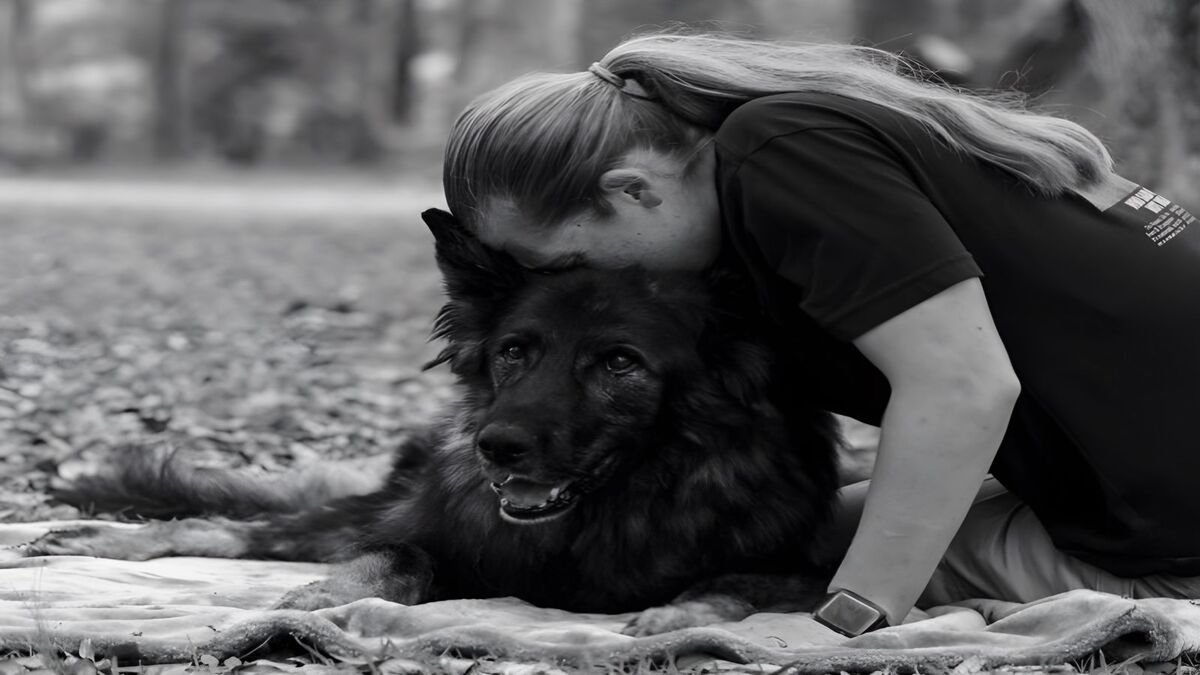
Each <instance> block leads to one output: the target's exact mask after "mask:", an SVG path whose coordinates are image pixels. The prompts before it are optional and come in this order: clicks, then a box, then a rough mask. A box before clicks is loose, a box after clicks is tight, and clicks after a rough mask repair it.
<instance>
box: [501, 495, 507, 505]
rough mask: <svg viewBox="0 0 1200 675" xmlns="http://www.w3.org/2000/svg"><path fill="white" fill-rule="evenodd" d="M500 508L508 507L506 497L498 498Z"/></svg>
mask: <svg viewBox="0 0 1200 675" xmlns="http://www.w3.org/2000/svg"><path fill="white" fill-rule="evenodd" d="M500 506H508V498H507V497H501V498H500Z"/></svg>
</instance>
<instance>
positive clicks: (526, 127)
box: [443, 33, 1112, 227]
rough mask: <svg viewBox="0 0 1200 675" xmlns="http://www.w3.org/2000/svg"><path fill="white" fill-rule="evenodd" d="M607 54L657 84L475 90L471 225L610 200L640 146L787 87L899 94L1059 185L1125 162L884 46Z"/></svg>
mask: <svg viewBox="0 0 1200 675" xmlns="http://www.w3.org/2000/svg"><path fill="white" fill-rule="evenodd" d="M598 63H599V65H600V66H602V67H603V68H606V69H607V70H608V71H610V72H611V73H613V74H615V75H616V76H618V77H620V78H623V79H629V80H633V81H634V82H637V83H638V84H639V85H640V86H641V87H642V89H644V90H645V91H646V92H648V93H649V98H643V97H640V96H632V95H629V93H628V92H625V91H622V89H620V88H619V87H617V86H614V85H613V84H611V83H610V82H607V81H605V80H604V79H602V78H601V77H598V76H597V75H595V74H593V73H591V72H586V71H585V72H581V73H568V74H549V73H537V74H532V75H526V76H524V77H521V78H518V79H517V80H514V81H512V82H509V83H508V84H506V85H503V86H501V87H499V88H498V89H495V90H494V91H492V92H489V93H487V94H484V95H483V96H481V97H479V98H477V99H475V100H474V101H472V102H471V104H470V105H469V106H468V107H467V109H466V110H465V111H464V112H463V113H462V114H461V115H460V116H459V117H458V119H457V121H456V122H455V124H454V128H453V130H452V132H451V135H450V139H449V142H448V144H447V146H446V157H445V165H444V175H443V179H444V180H443V182H444V186H445V190H446V199H447V202H448V203H449V206H450V209H451V210H452V211H453V212H454V213H455V215H457V216H458V217H459V218H460V219H462V220H463V221H464V222H465V223H466V224H467V225H468V227H472V226H476V225H478V223H479V222H480V219H481V218H482V214H483V210H484V209H486V208H488V203H489V201H490V200H492V199H496V198H500V199H506V200H509V201H510V202H511V203H512V204H514V205H515V206H516V207H517V208H518V209H519V210H520V212H521V213H522V215H523V216H524V217H525V218H528V219H530V221H531V222H533V223H539V224H550V223H553V222H555V221H557V220H558V219H560V218H562V217H564V216H567V215H571V214H574V213H578V212H582V211H583V210H585V209H588V208H591V209H593V210H595V211H598V212H604V211H606V207H607V204H606V202H605V201H604V198H603V193H602V191H601V189H600V185H599V179H600V176H601V174H603V173H604V172H605V171H607V170H609V169H611V168H613V167H615V166H617V165H618V164H619V163H620V161H621V159H622V158H623V157H624V156H625V155H626V154H627V153H628V152H630V151H631V150H633V149H635V148H647V149H654V150H658V151H661V152H665V153H667V154H668V155H673V156H679V157H684V156H686V155H687V154H688V153H689V152H692V151H694V149H695V148H696V146H697V145H698V144H699V143H700V142H701V141H703V140H704V139H705V138H707V137H709V136H710V135H711V134H712V133H714V132H715V130H716V129H717V128H718V127H719V126H720V125H721V123H722V122H723V121H724V120H725V118H726V117H727V116H728V115H729V113H730V112H732V111H733V110H734V109H735V108H737V107H738V106H739V105H741V104H742V103H744V102H746V101H748V100H751V99H754V98H758V97H760V96H767V95H770V94H776V93H784V92H822V93H829V94H837V95H840V96H846V97H850V98H854V99H859V100H863V101H867V102H870V103H875V104H878V105H881V106H884V107H886V108H890V109H892V110H894V111H896V112H898V113H901V114H903V115H906V116H908V117H910V118H912V119H914V120H916V121H918V122H920V123H921V124H923V125H924V126H925V127H926V128H927V129H929V131H930V132H931V133H932V134H933V135H935V136H936V137H938V138H940V139H942V141H944V142H945V143H946V144H947V145H949V146H950V147H952V148H954V149H955V150H957V151H959V152H963V153H966V154H969V155H971V156H974V157H976V158H977V159H979V160H980V161H982V162H984V163H987V164H991V165H994V166H996V167H999V168H1000V169H1002V170H1004V171H1007V172H1008V173H1010V174H1013V175H1014V176H1017V177H1019V178H1021V179H1022V180H1024V181H1026V182H1027V183H1028V185H1029V186H1030V188H1031V189H1033V190H1036V191H1039V192H1042V193H1045V194H1061V193H1063V192H1066V191H1069V190H1071V189H1073V188H1078V187H1083V186H1086V185H1088V184H1091V183H1093V182H1095V181H1097V180H1099V179H1100V178H1101V177H1102V176H1104V175H1106V174H1107V172H1109V171H1111V169H1112V159H1111V157H1110V156H1109V154H1108V151H1107V150H1106V149H1105V147H1104V145H1103V143H1101V142H1100V140H1099V139H1097V138H1096V137H1095V136H1094V135H1093V134H1091V133H1090V132H1088V131H1087V130H1086V129H1084V128H1083V127H1081V126H1079V125H1078V124H1075V123H1074V122H1071V121H1068V120H1065V119H1060V118H1056V117H1051V116H1047V115H1041V114H1034V113H1032V112H1029V111H1027V110H1025V109H1024V107H1023V105H1022V102H1021V101H1020V100H1019V99H1014V98H1011V97H1004V96H999V95H991V96H984V95H979V94H970V93H967V92H962V91H957V90H953V89H951V88H949V87H946V86H944V85H942V84H939V83H937V82H934V81H932V80H931V78H929V77H927V76H923V75H922V73H921V72H920V71H919V70H916V69H914V67H912V66H911V65H910V64H909V63H908V62H906V61H905V60H904V59H902V58H900V57H898V56H896V55H893V54H890V53H888V52H884V51H881V50H878V49H874V48H870V47H863V46H856V45H846V44H800V43H785V42H767V41H757V40H747V39H741V38H736V37H728V36H722V35H712V34H681V33H656V34H650V35H643V36H640V37H635V38H632V39H630V40H627V41H626V42H623V43H622V44H620V45H618V46H617V47H616V48H615V49H613V50H612V51H610V52H609V53H608V54H607V55H605V56H604V58H602V59H601V60H600V61H599V62H598Z"/></svg>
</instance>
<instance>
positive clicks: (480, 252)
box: [421, 209, 525, 301]
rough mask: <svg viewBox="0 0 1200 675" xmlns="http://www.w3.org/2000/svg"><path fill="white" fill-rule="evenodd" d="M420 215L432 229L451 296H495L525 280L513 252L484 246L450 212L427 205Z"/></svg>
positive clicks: (479, 298) (514, 287)
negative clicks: (510, 253)
mask: <svg viewBox="0 0 1200 675" xmlns="http://www.w3.org/2000/svg"><path fill="white" fill-rule="evenodd" d="M421 219H422V220H424V221H425V225H426V226H427V227H429V231H430V232H432V233H433V239H434V250H435V252H436V256H437V264H438V269H440V270H441V272H442V280H443V282H444V283H445V286H446V294H447V295H448V296H450V298H451V299H452V300H479V301H485V300H490V299H494V298H495V296H497V295H498V294H504V293H511V292H512V291H514V290H516V289H517V288H518V287H519V286H520V285H521V283H522V282H523V280H524V276H525V272H524V270H523V269H522V268H521V266H520V265H519V264H517V261H516V260H514V259H513V258H512V256H510V255H508V254H507V253H504V252H502V251H494V250H492V249H490V248H488V247H486V246H484V245H483V242H481V241H479V239H477V238H476V237H475V236H474V235H473V234H471V233H470V232H468V231H467V229H466V228H465V227H463V225H462V223H460V222H459V221H458V219H457V218H455V217H454V216H453V215H452V214H450V213H449V212H447V211H443V210H441V209H428V210H426V211H425V212H423V213H422V214H421Z"/></svg>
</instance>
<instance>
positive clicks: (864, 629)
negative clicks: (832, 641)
mask: <svg viewBox="0 0 1200 675" xmlns="http://www.w3.org/2000/svg"><path fill="white" fill-rule="evenodd" d="M812 616H813V618H814V619H816V621H817V623H819V624H821V625H823V626H825V627H827V628H830V629H832V630H835V631H837V632H838V633H841V634H842V635H845V636H846V637H858V636H859V635H862V634H863V633H869V632H871V631H873V630H878V629H880V628H886V627H887V625H888V620H887V612H885V611H883V608H882V607H880V606H879V605H876V604H875V603H873V602H871V601H870V600H868V599H866V598H864V597H863V596H861V595H859V594H857V593H853V592H851V591H847V590H846V589H844V588H839V589H838V590H836V591H834V592H833V593H830V594H829V595H827V596H825V599H824V600H822V601H821V604H819V605H817V608H816V610H814V611H813V615H812Z"/></svg>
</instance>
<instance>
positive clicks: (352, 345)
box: [0, 173, 450, 521]
mask: <svg viewBox="0 0 1200 675" xmlns="http://www.w3.org/2000/svg"><path fill="white" fill-rule="evenodd" d="M441 203H442V198H441V190H440V186H439V185H437V183H436V182H435V181H431V180H429V179H428V177H426V176H420V177H418V178H416V179H409V180H405V181H400V180H398V179H395V178H389V177H385V176H378V175H371V174H367V175H351V176H346V175H337V174H335V175H298V176H295V175H294V176H279V175H268V176H260V175H254V174H245V175H241V174H231V175H223V176H222V175H216V176H214V175H210V174H203V175H199V176H197V175H194V174H191V173H183V174H174V175H172V174H167V175H165V176H164V175H152V174H145V175H140V176H121V177H120V178H116V179H114V178H110V177H104V176H93V175H82V176H78V175H77V176H70V177H66V178H63V177H57V178H54V177H36V176H35V177H15V176H14V177H0V521H31V520H42V519H50V518H72V517H76V516H77V515H78V514H77V512H75V511H74V509H71V508H70V507H67V506H63V505H55V504H51V503H47V502H46V501H45V500H44V498H43V495H44V490H45V488H46V486H47V485H48V483H49V481H50V479H51V478H52V477H54V476H56V475H62V476H69V475H71V474H72V472H78V471H84V470H87V469H88V467H89V466H92V465H94V464H95V463H96V462H97V461H100V460H101V459H102V458H103V457H104V455H105V454H106V453H108V452H109V451H111V450H112V449H113V448H115V447H118V446H121V445H123V444H128V443H138V444H144V445H147V446H163V445H167V446H173V447H183V448H186V449H187V450H188V453H189V456H191V457H194V458H196V459H197V460H199V461H202V462H211V463H214V464H219V465H222V466H231V465H232V466H238V465H245V464H257V465H260V466H263V467H266V468H275V467H280V466H288V465H291V464H293V463H295V462H301V461H311V460H315V459H318V458H325V459H328V458H346V457H357V456H368V455H378V454H380V453H385V452H388V451H390V450H391V449H393V448H394V447H395V445H396V443H397V442H398V441H399V440H400V439H402V438H403V437H404V436H405V435H406V434H407V432H408V431H409V430H410V429H412V428H413V427H416V426H420V425H421V424H422V423H423V422H426V421H428V420H429V418H430V417H431V415H433V414H434V413H435V411H436V410H437V409H438V408H439V407H441V406H442V404H443V403H444V402H445V400H446V399H447V398H448V396H449V394H450V388H449V378H448V375H447V373H446V372H445V370H444V369H436V370H432V371H428V372H422V371H421V365H422V364H423V363H425V362H426V361H427V360H428V359H429V358H431V357H432V356H433V355H434V354H435V353H436V345H430V344H428V342H427V337H428V332H429V328H430V325H431V323H432V319H433V316H434V313H435V311H436V309H437V307H438V305H439V303H440V299H441V289H440V279H439V277H438V275H437V271H436V268H435V266H434V261H433V250H432V249H433V247H432V237H430V235H429V234H428V231H427V230H426V229H425V226H424V225H423V224H422V223H421V220H420V217H419V214H420V212H421V210H423V209H424V208H428V207H430V206H436V205H439V204H441Z"/></svg>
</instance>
